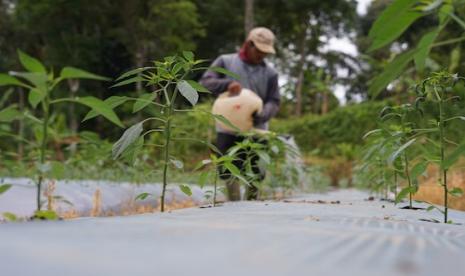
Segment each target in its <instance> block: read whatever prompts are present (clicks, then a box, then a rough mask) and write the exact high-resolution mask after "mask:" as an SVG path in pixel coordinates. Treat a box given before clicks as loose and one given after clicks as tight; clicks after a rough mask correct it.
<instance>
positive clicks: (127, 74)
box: [116, 67, 154, 81]
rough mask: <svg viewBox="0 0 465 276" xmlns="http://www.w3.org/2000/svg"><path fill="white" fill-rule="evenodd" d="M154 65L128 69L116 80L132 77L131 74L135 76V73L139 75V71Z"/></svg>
mask: <svg viewBox="0 0 465 276" xmlns="http://www.w3.org/2000/svg"><path fill="white" fill-rule="evenodd" d="M153 68H154V67H141V68H136V69H133V70H130V71H127V72H126V73H124V74H122V75H121V76H119V77H118V78H117V79H116V81H119V80H122V79H125V78H127V77H130V76H134V75H137V74H139V73H142V72H144V71H146V70H148V69H153Z"/></svg>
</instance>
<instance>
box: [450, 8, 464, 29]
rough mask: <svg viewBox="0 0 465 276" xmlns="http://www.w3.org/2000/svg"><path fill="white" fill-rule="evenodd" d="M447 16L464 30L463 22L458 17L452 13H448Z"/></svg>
mask: <svg viewBox="0 0 465 276" xmlns="http://www.w3.org/2000/svg"><path fill="white" fill-rule="evenodd" d="M449 16H450V17H451V18H452V19H454V20H455V22H457V23H458V24H459V25H460V27H462V28H463V29H464V30H465V22H464V21H463V20H462V19H460V17H458V16H457V15H455V14H454V13H453V12H451V13H449Z"/></svg>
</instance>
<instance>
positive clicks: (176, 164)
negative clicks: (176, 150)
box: [170, 159, 184, 169]
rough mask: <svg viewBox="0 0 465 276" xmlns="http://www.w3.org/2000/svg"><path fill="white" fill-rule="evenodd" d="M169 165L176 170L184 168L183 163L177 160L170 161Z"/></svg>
mask: <svg viewBox="0 0 465 276" xmlns="http://www.w3.org/2000/svg"><path fill="white" fill-rule="evenodd" d="M170 162H171V164H173V165H174V166H175V167H176V168H177V169H182V168H184V163H182V161H180V160H177V159H170Z"/></svg>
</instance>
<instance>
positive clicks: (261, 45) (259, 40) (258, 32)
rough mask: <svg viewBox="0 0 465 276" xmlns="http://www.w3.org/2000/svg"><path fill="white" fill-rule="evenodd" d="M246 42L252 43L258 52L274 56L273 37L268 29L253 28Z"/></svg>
mask: <svg viewBox="0 0 465 276" xmlns="http://www.w3.org/2000/svg"><path fill="white" fill-rule="evenodd" d="M247 40H250V41H252V42H253V43H254V44H255V46H256V47H257V49H258V50H260V51H262V52H264V53H268V54H275V53H276V51H275V50H274V47H273V44H274V40H275V36H274V34H273V32H272V31H270V29H268V28H265V27H257V28H253V29H252V30H251V31H250V32H249V35H248V36H247Z"/></svg>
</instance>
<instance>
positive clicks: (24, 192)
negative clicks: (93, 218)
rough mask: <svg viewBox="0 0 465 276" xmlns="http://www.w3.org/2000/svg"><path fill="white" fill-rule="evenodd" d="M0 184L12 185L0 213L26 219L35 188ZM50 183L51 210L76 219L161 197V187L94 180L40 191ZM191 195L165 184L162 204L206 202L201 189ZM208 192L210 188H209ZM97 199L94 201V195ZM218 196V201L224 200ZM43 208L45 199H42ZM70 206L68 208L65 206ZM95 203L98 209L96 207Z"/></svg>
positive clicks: (17, 182) (19, 182) (22, 181)
mask: <svg viewBox="0 0 465 276" xmlns="http://www.w3.org/2000/svg"><path fill="white" fill-rule="evenodd" d="M0 182H2V183H8V184H12V185H13V186H12V188H11V189H10V190H8V191H7V192H6V193H4V194H2V195H1V196H0V214H1V213H3V212H10V213H13V214H15V215H17V216H19V217H28V216H31V215H32V214H33V213H34V210H35V209H36V185H35V183H34V182H33V181H32V180H31V179H28V178H2V179H1V180H0ZM51 183H54V186H55V189H54V191H53V196H55V197H59V198H56V199H54V200H53V206H54V209H55V210H56V211H57V212H58V213H59V214H65V213H68V214H69V213H71V212H73V213H75V215H76V216H89V215H91V213H92V210H93V209H94V210H95V209H96V208H98V209H99V210H98V213H100V214H101V215H106V214H112V215H120V214H123V213H124V212H128V213H131V212H134V211H135V210H136V209H137V208H138V207H141V206H151V207H152V208H156V206H157V205H158V204H159V198H160V195H161V190H162V185H161V184H132V183H126V182H121V183H117V182H109V181H95V180H76V181H74V180H60V181H49V180H46V181H45V183H44V187H43V191H46V190H47V186H48V185H50V184H51ZM190 187H191V190H192V193H193V194H192V196H191V197H189V196H187V195H185V194H184V193H182V192H181V191H180V189H179V187H178V185H177V184H169V185H168V189H167V195H166V204H168V205H169V204H174V203H179V204H180V203H182V202H191V203H192V205H198V204H203V203H206V202H207V200H206V199H205V191H206V190H208V189H205V190H201V189H200V188H199V187H198V186H195V185H191V186H190ZM210 189H211V188H210ZM97 191H98V193H99V197H100V199H99V200H98V201H99V202H98V203H97V202H96V199H95V197H96V192H97ZM144 192H147V193H151V194H152V195H153V196H149V197H147V198H146V199H144V200H137V201H136V200H134V199H135V197H136V196H137V195H139V194H141V193H144ZM219 194H220V196H219V197H218V199H220V200H224V197H222V196H221V193H219ZM42 199H43V200H44V201H45V203H44V206H45V207H46V205H47V202H46V201H47V196H42ZM68 202H69V203H71V204H72V205H70V204H69V203H68ZM97 204H98V206H96V205H97Z"/></svg>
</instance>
